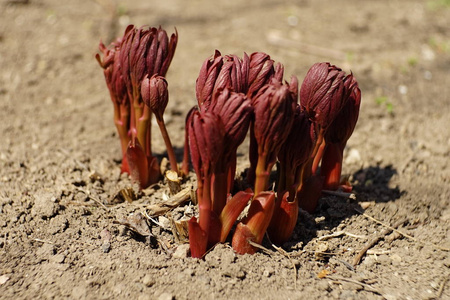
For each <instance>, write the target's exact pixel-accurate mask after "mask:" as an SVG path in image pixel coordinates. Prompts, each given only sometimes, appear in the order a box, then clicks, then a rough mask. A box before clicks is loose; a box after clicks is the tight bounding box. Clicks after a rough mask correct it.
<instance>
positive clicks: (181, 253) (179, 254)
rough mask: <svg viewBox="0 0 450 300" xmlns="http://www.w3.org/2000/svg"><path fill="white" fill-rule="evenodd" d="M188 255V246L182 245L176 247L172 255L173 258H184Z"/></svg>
mask: <svg viewBox="0 0 450 300" xmlns="http://www.w3.org/2000/svg"><path fill="white" fill-rule="evenodd" d="M188 253H189V244H182V245H179V246H178V247H177V249H176V250H175V252H174V253H173V255H172V257H173V258H186V257H187V256H188Z"/></svg>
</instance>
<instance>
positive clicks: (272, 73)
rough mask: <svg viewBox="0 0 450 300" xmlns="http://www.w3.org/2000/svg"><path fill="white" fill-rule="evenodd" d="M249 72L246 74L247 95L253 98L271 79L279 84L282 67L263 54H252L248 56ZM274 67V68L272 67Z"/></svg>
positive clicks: (281, 78) (282, 71) (281, 76)
mask: <svg viewBox="0 0 450 300" xmlns="http://www.w3.org/2000/svg"><path fill="white" fill-rule="evenodd" d="M249 64H250V67H249V68H250V70H249V74H248V92H247V93H248V95H249V97H253V96H254V95H255V94H256V93H258V91H259V90H260V89H261V88H262V87H263V86H264V85H265V84H267V83H269V82H270V81H271V80H272V78H275V80H276V81H278V82H281V81H282V80H283V73H284V67H283V65H282V64H280V63H278V64H276V65H275V62H274V61H273V60H272V59H271V58H270V56H269V55H268V54H266V53H263V52H254V53H252V54H251V55H250V62H249ZM274 65H275V66H274Z"/></svg>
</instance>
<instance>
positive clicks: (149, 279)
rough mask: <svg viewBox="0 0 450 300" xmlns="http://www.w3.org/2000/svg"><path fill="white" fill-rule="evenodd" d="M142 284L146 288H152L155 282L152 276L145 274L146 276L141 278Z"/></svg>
mask: <svg viewBox="0 0 450 300" xmlns="http://www.w3.org/2000/svg"><path fill="white" fill-rule="evenodd" d="M142 283H143V284H144V285H145V286H146V287H151V286H153V285H154V284H155V283H156V281H155V279H153V277H152V276H150V275H148V274H147V275H145V276H144V278H142Z"/></svg>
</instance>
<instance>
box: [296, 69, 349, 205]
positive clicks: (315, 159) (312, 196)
mask: <svg viewBox="0 0 450 300" xmlns="http://www.w3.org/2000/svg"><path fill="white" fill-rule="evenodd" d="M354 84H355V83H354V79H353V75H352V74H350V75H347V76H346V75H345V72H344V71H342V70H341V69H340V68H338V67H336V66H334V65H331V64H330V63H317V64H314V65H313V66H312V67H311V68H310V69H309V71H308V73H307V74H306V77H305V79H304V81H303V84H302V86H301V89H300V105H301V107H302V110H304V111H305V112H306V113H307V115H308V117H309V118H310V119H311V121H312V122H313V123H314V125H315V128H316V133H317V141H316V144H315V146H314V148H313V151H312V155H311V158H310V159H309V161H308V162H307V163H306V165H305V167H304V171H303V177H302V182H301V184H300V186H299V188H298V193H299V205H300V207H302V208H303V209H305V210H307V211H309V212H312V211H314V210H315V208H316V206H317V201H318V200H319V197H320V195H321V191H322V188H323V181H324V178H323V176H322V175H321V174H319V173H318V166H319V164H320V161H321V159H322V156H323V153H324V150H325V144H326V142H325V135H326V133H327V131H328V129H329V127H330V125H331V124H332V123H333V122H334V120H335V119H336V117H337V116H338V114H339V113H340V112H341V110H342V108H343V107H344V106H345V105H346V103H347V101H348V99H349V95H350V92H349V89H351V87H352V86H354Z"/></svg>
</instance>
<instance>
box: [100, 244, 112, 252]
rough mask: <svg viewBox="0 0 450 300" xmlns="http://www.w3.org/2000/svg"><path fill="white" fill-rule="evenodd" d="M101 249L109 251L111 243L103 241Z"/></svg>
mask: <svg viewBox="0 0 450 300" xmlns="http://www.w3.org/2000/svg"><path fill="white" fill-rule="evenodd" d="M102 251H103V253H109V251H111V243H110V242H107V241H105V242H103V244H102Z"/></svg>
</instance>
